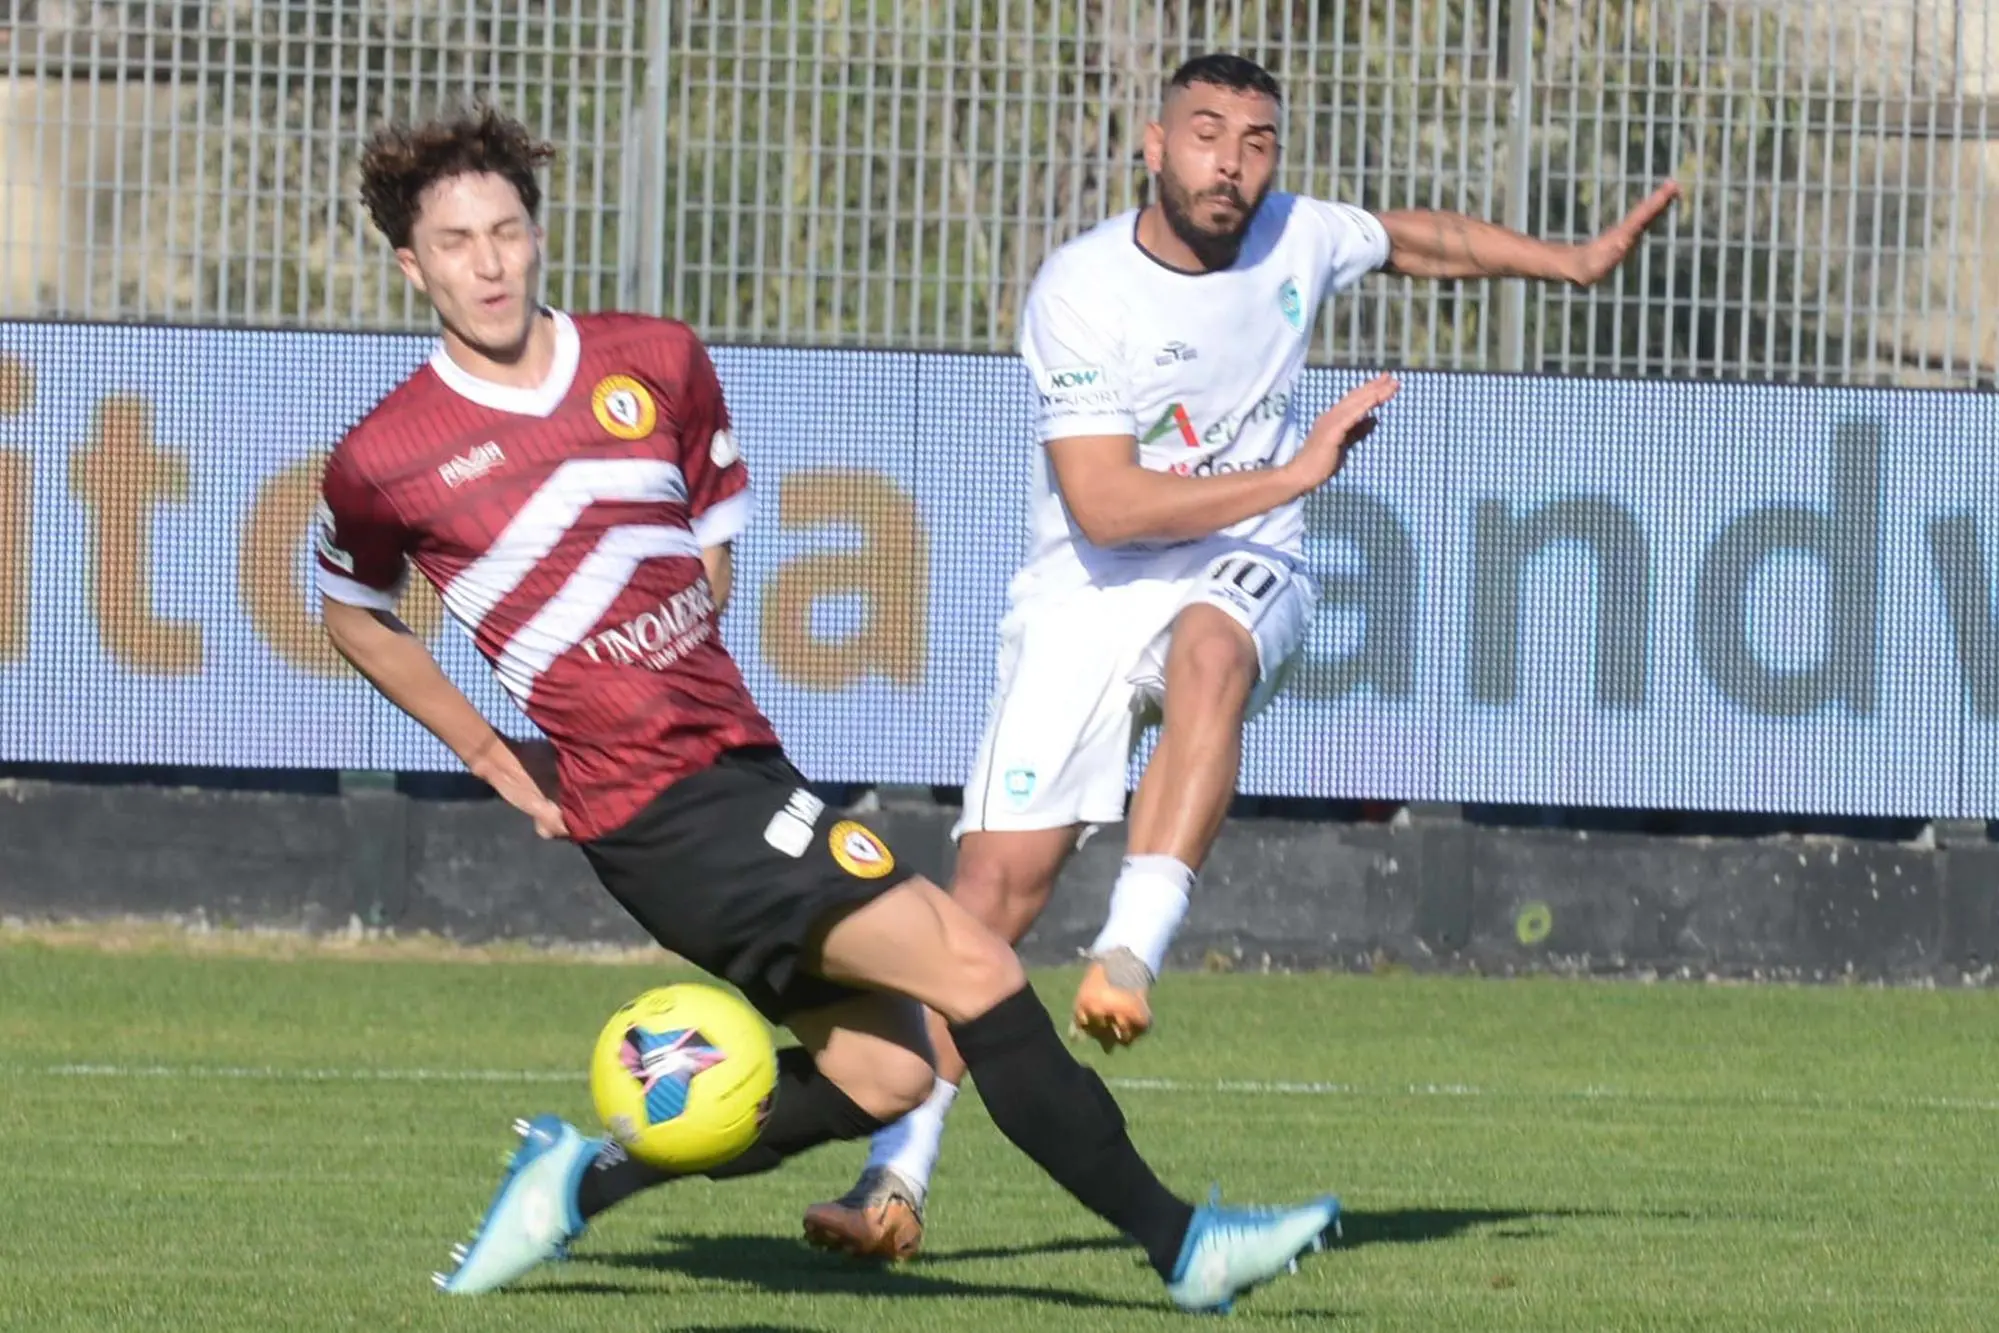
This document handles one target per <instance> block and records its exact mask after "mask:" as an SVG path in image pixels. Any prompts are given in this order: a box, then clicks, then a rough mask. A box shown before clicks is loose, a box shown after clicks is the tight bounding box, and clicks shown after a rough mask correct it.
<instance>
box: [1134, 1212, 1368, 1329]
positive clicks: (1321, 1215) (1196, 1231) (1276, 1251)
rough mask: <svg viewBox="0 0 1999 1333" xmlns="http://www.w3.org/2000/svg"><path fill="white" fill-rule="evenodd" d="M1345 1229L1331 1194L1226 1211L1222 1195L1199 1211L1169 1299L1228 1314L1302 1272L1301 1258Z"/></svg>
mask: <svg viewBox="0 0 1999 1333" xmlns="http://www.w3.org/2000/svg"><path fill="white" fill-rule="evenodd" d="M1339 1225H1340V1201H1339V1200H1338V1199H1335V1198H1333V1197H1332V1196H1331V1195H1327V1196H1326V1197H1325V1198H1322V1199H1317V1200H1314V1201H1313V1202H1311V1203H1308V1204H1305V1205H1303V1206H1302V1207H1298V1208H1224V1207H1222V1205H1221V1193H1220V1191H1219V1190H1217V1191H1216V1192H1215V1193H1214V1194H1213V1195H1212V1196H1211V1197H1210V1198H1209V1201H1208V1202H1207V1203H1205V1204H1203V1205H1201V1206H1200V1207H1199V1208H1196V1209H1195V1210H1194V1221H1193V1224H1192V1225H1191V1226H1189V1227H1188V1228H1187V1239H1186V1240H1185V1241H1184V1242H1182V1243H1181V1246H1180V1260H1179V1262H1178V1263H1176V1264H1175V1265H1174V1266H1173V1279H1172V1281H1170V1282H1168V1283H1167V1284H1166V1294H1167V1295H1168V1296H1171V1297H1172V1298H1173V1303H1174V1304H1175V1305H1177V1306H1179V1307H1180V1308H1181V1309H1183V1310H1206V1311H1212V1312H1214V1313H1217V1314H1227V1313H1228V1312H1229V1310H1230V1309H1232V1308H1233V1307H1234V1305H1235V1301H1236V1297H1238V1296H1240V1295H1242V1294H1243V1293H1244V1292H1246V1291H1248V1290H1249V1289H1250V1288H1252V1287H1256V1286H1260V1285H1261V1284H1263V1283H1265V1282H1268V1281H1269V1280H1270V1279H1271V1278H1274V1277H1276V1276H1277V1275H1278V1274H1279V1273H1287V1272H1289V1273H1295V1272H1297V1271H1298V1256H1299V1255H1301V1254H1303V1253H1305V1252H1306V1251H1307V1250H1322V1249H1324V1248H1325V1247H1326V1242H1325V1237H1326V1233H1327V1232H1328V1231H1331V1232H1332V1233H1333V1234H1334V1235H1338V1234H1339Z"/></svg>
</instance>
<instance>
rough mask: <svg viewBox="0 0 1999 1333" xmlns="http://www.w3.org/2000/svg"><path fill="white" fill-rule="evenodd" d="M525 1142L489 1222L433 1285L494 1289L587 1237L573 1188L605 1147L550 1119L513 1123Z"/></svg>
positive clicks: (457, 1291) (466, 1292) (456, 1290)
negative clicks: (450, 1268) (584, 1233)
mask: <svg viewBox="0 0 1999 1333" xmlns="http://www.w3.org/2000/svg"><path fill="white" fill-rule="evenodd" d="M514 1132H515V1133H516V1134H519V1135H520V1136H521V1144H520V1147H518V1148H516V1149H514V1155H513V1159H512V1160H511V1161H509V1162H508V1163H507V1174H506V1176H505V1177H504V1178H503V1179H502V1180H501V1181H500V1188H499V1190H498V1192H496V1193H495V1194H494V1195H493V1202H492V1203H491V1204H490V1205H488V1207H487V1209H486V1216H485V1217H484V1218H482V1219H481V1220H480V1222H479V1230H478V1232H477V1233H476V1234H475V1235H474V1236H473V1237H472V1243H471V1244H470V1245H460V1246H458V1247H456V1248H455V1249H453V1250H452V1252H451V1257H452V1258H453V1259H454V1260H456V1261H457V1264H458V1267H457V1268H456V1269H455V1270H454V1271H452V1272H451V1273H448V1274H446V1273H432V1274H431V1275H430V1276H431V1281H433V1282H435V1283H436V1284H437V1285H438V1287H439V1289H441V1290H443V1291H446V1292H449V1293H451V1294H452V1295H463V1296H470V1295H476V1294H477V1293H479V1292H484V1291H492V1290H493V1289H494V1288H496V1287H503V1286H505V1285H506V1284H507V1283H509V1282H512V1281H514V1280H515V1279H516V1278H518V1277H520V1276H521V1275H523V1274H524V1273H527V1272H528V1271H530V1270H531V1269H534V1268H537V1267H539V1266H540V1265H542V1264H544V1263H546V1262H548V1261H549V1260H550V1259H559V1258H562V1257H563V1256H564V1254H565V1253H566V1251H567V1249H568V1246H569V1242H571V1241H572V1240H575V1239H576V1238H577V1237H578V1236H580V1235H582V1234H583V1215H582V1214H581V1213H580V1212H578V1211H577V1210H576V1187H577V1185H578V1184H579V1183H580V1182H581V1181H582V1179H583V1173H584V1172H585V1171H586V1170H588V1169H589V1167H590V1163H591V1162H592V1161H593V1160H595V1158H596V1156H597V1151H598V1149H600V1148H601V1147H603V1141H602V1140H601V1139H586V1138H584V1137H583V1135H581V1134H579V1133H578V1132H577V1131H576V1129H575V1128H574V1127H573V1126H571V1125H569V1124H567V1123H566V1122H564V1121H562V1120H560V1119H558V1118H556V1117H555V1116H552V1115H538V1116H536V1117H535V1118H534V1119H532V1120H516V1121H514Z"/></svg>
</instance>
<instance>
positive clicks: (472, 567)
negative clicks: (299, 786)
mask: <svg viewBox="0 0 1999 1333" xmlns="http://www.w3.org/2000/svg"><path fill="white" fill-rule="evenodd" d="M550 317H551V318H552V319H553V320H554V322H555V362H554V365H553V366H552V367H551V369H550V371H549V375H548V379H547V380H546V382H544V383H543V384H542V385H541V386H540V387H539V388H534V389H521V388H512V387H508V386H504V385H497V384H493V383H490V382H488V381H485V380H481V379H477V378H475V377H474V376H472V375H469V374H467V373H466V372H465V371H464V370H463V369H461V368H460V367H459V366H458V365H457V364H456V363H455V362H453V361H452V360H451V359H450V358H449V357H448V356H447V355H446V354H445V352H444V350H443V349H442V348H439V350H438V352H437V354H436V355H435V356H433V357H432V358H431V360H430V363H429V364H428V365H426V366H424V367H422V368H420V369H418V370H417V371H416V373H415V374H413V375H411V376H410V377H409V378H408V379H407V380H405V381H403V383H402V384H401V385H399V386H398V387H397V388H396V389H394V390H393V391H392V392H391V393H390V394H389V395H388V397H386V398H384V399H383V400H382V401H381V403H380V404H378V405H377V406H376V407H375V409H374V411H372V412H371V413H369V415H368V416H367V417H366V418H364V419H363V420H362V421H361V423H360V424H359V425H357V426H355V427H354V429H353V430H352V431H350V432H349V433H348V435H347V436H346V438H345V439H343V440H342V441H341V442H340V444H339V446H338V447H337V448H336V449H335V450H334V451H333V454H332V457H331V458H329V459H328V461H327V465H326V480H325V484H324V488H323V491H322V500H321V506H320V517H319V522H320V528H319V542H318V546H319V549H318V565H319V587H320V590H321V592H322V594H323V595H325V596H327V597H330V598H332V599H334V600H336V601H340V602H347V603H351V604H354V605H356V606H366V607H376V608H380V609H383V610H391V609H393V608H394V607H395V605H396V601H397V597H398V595H399V593H400V592H401V589H402V584H403V580H404V577H405V575H406V572H407V569H408V567H409V566H410V565H412V564H413V565H415V566H416V568H417V570H418V571H419V572H420V573H421V574H422V575H423V576H424V577H425V578H427V579H428V580H429V581H430V582H431V584H432V585H434V586H435V587H436V588H437V590H438V593H439V595H440V596H441V597H442V598H443V601H444V605H445V608H446V609H447V610H448V611H450V613H451V614H452V616H453V617H454V618H455V619H457V620H458V622H459V623H460V624H462V625H464V626H465V628H466V629H467V630H468V631H469V632H470V633H471V635H472V638H473V641H474V642H475V643H476V644H477V645H478V648H479V651H480V653H481V654H483V655H484V656H485V658H486V660H487V661H488V662H490V663H491V664H492V667H493V670H494V672H495V674H496V675H497V676H498V677H499V679H500V682H501V683H502V684H503V685H504V686H505V687H506V689H507V691H508V693H509V694H511V695H512V696H513V698H514V700H515V702H516V703H518V704H519V705H520V707H521V709H522V711H523V712H525V713H526V714H527V716H528V717H529V718H531V719H532V720H533V721H534V723H535V725H536V726H538V727H540V728H541V730H542V731H543V732H544V733H545V734H546V735H547V736H548V738H549V740H550V741H551V742H553V743H554V745H555V748H556V751H557V754H558V755H559V756H560V761H561V772H562V786H563V800H562V806H563V818H564V820H565V821H566V822H567V823H568V825H569V831H570V835H571V837H573V838H575V839H576V840H577V841H579V842H580V841H588V840H589V839H591V838H594V837H598V836H601V835H603V834H605V833H608V832H610V831H611V830H613V829H615V828H617V827H618V826H620V825H621V824H623V823H624V822H625V821H626V820H628V819H630V818H631V817H632V816H633V815H634V814H636V813H638V811H639V810H640V809H641V808H643V807H644V806H645V805H646V803H647V802H649V801H650V800H651V799H652V798H653V797H654V796H655V795H657V794H658V793H659V792H660V791H662V790H663V789H664V788H666V787H667V786H668V785H669V784H671V783H672V782H674V781H675V780H677V779H678V778H681V777H683V776H685V775H687V774H688V773H691V772H695V771H697V770H699V769H701V768H705V767H706V766H707V765H708V764H710V763H711V762H713V761H714V759H715V757H716V756H717V755H719V754H720V753H721V752H722V751H724V750H727V749H731V748H734V747H736V746H742V745H768V744H775V743H776V741H777V736H776V733H775V731H774V730H773V729H772V727H771V724H770V722H769V720H768V719H766V718H765V717H764V715H763V712H762V711H761V710H760V709H759V708H758V707H757V705H756V703H755V701H754V700H752V699H751V697H750V693H749V689H748V687H747V686H746V685H745V684H744V683H743V678H742V674H741V672H740V671H738V669H737V667H736V663H735V661H734V659H732V658H731V657H730V656H729V653H728V650H727V649H726V648H724V647H723V646H722V640H721V635H720V632H719V627H718V625H717V624H716V608H715V604H714V600H713V598H712V596H711V595H710V590H709V586H708V579H707V573H706V570H705V569H704V567H703V566H702V563H701V550H702V548H703V547H707V546H715V545H719V544H721V543H723V542H726V541H729V540H730V539H732V538H734V537H735V536H736V535H737V534H738V533H740V532H741V531H742V529H743V527H744V524H745V523H746V522H747V520H748V518H749V505H750V495H749V489H748V488H749V477H748V472H747V469H746V467H745V465H744V463H743V461H742V459H741V457H740V456H739V454H738V451H737V447H736V444H735V441H734V438H733V437H732V435H731V434H730V429H729V414H728V408H727V406H726V405H725V404H724V402H723V399H722V389H721V385H720V383H719V382H718V381H717V380H716V378H715V368H714V365H713V363H712V362H710V360H709V359H708V353H707V349H705V348H704V347H703V346H702V345H701V342H700V340H699V339H698V338H696V337H695V335H694V333H693V331H692V330H690V329H689V328H688V327H687V326H686V325H684V324H681V323H678V322H676V321H672V320H660V319H652V318H648V317H645V316H638V315H623V314H603V315H578V316H576V317H574V318H571V317H570V316H568V315H565V314H563V313H561V312H560V311H552V312H550Z"/></svg>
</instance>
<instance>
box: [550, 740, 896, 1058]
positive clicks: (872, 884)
mask: <svg viewBox="0 0 1999 1333" xmlns="http://www.w3.org/2000/svg"><path fill="white" fill-rule="evenodd" d="M583 855H584V856H585V857H587V858H588V859H589V861H590V865H591V867H592V868H593V869H595V870H596V872H597V878H598V879H599V880H601V881H602V882H603V884H604V887H605V888H606V889H608V890H610V893H611V896H612V897H614V898H616V899H617V900H618V902H619V903H620V904H622V905H623V907H624V909H625V910H626V911H627V912H629V913H631V915H632V917H633V919H634V920H636V921H637V922H638V923H639V924H640V925H641V926H644V927H645V929H646V931H647V933H648V934H650V935H651V936H652V937H653V938H654V939H656V940H658V941H659V942H660V944H661V945H662V946H663V947H665V948H666V949H668V950H669V951H671V952H673V953H676V954H678V955H680V956H681V957H682V958H685V959H686V960H687V961H688V962H690V963H693V964H694V965H695V966H696V967H699V968H701V969H702V970H703V971H705V972H709V973H712V974H713V975H715V976H718V977H721V978H723V979H724V980H726V981H728V982H729V983H730V984H731V985H733V986H735V987H737V988H738V989H739V990H741V991H742V992H743V994H744V996H745V997H747V998H748V1000H749V1001H750V1003H751V1004H753V1005H755V1006H756V1007H757V1009H758V1011H759V1012H761V1013H762V1014H763V1016H764V1017H765V1018H768V1019H769V1020H770V1021H771V1022H773V1023H778V1024H782V1023H783V1022H785V1021H786V1019H787V1018H788V1017H789V1016H790V1015H792V1014H796V1013H802V1012H804V1011H806V1010H810V1009H818V1008H822V1007H824V1006H826V1005H829V1004H834V1003H837V1002H839V1001H841V1000H849V999H852V998H854V997H855V996H856V995H860V994H863V993H864V992H862V991H858V990H855V989H853V988H851V987H848V986H843V985H839V984H837V983H835V982H831V981H827V980H825V979H824V978H822V977H819V976H816V975H814V974H812V973H811V972H809V971H806V970H805V967H806V964H807V961H808V960H807V958H806V953H807V951H808V949H809V948H810V947H811V945H812V944H813V942H814V941H813V935H814V932H815V930H816V929H817V928H818V927H819V926H821V925H822V924H824V922H825V919H826V917H827V916H828V915H829V914H830V913H832V912H833V911H835V910H837V909H839V908H843V907H850V906H854V905H856V904H859V903H864V902H867V901H868V900H870V899H872V898H875V897H877V896H879V895H880V894H882V893H884V892H886V891H887V890H888V889H890V888H892V887H894V886H895V885H897V884H899V883H901V882H903V881H904V880H906V879H908V878H909V877H910V874H911V872H910V871H908V870H907V869H904V868H902V867H900V866H898V865H897V864H896V860H895V856H894V854H893V853H891V852H890V851H889V849H888V844H887V843H885V842H884V841H882V839H881V838H880V836H879V835H877V834H876V833H875V832H874V831H873V830H872V829H869V828H867V827H865V826H864V825H862V824H861V823H859V822H858V821H856V820H853V819H847V818H844V817H834V816H832V815H830V814H829V813H828V812H827V810H826V808H825V806H824V805H823V804H822V803H821V802H820V801H819V800H818V798H816V797H814V796H813V795H812V794H811V793H810V792H809V791H807V790H806V786H805V779H804V778H803V777H801V776H799V773H798V770H797V769H795V768H793V767H792V766H791V764H790V762H789V761H787V760H786V759H785V757H784V755H783V753H782V752H781V751H779V750H777V749H776V748H766V747H756V748H752V749H743V750H732V751H729V752H728V753H726V754H724V755H723V756H722V757H721V758H719V759H717V760H716V761H715V763H714V764H712V765H711V766H709V767H708V768H705V769H702V770H701V771H700V772H698V773H694V774H690V775H689V776H687V777H685V778H682V779H680V780H679V781H678V782H676V783H674V784H673V785H672V786H670V787H668V788H667V789H666V790H665V791H663V792H661V793H660V794H659V795H658V796H657V797H655V798H654V799H653V801H652V803H651V804H650V805H648V806H646V807H645V809H643V810H641V811H639V813H638V814H637V815H635V816H633V817H632V818H631V819H630V820H629V821H627V822H626V824H625V825H624V826H623V827H622V828H619V829H617V830H615V831H613V832H611V833H608V834H606V835H604V836H603V837H601V838H597V839H595V840H594V841H591V842H587V843H584V844H583Z"/></svg>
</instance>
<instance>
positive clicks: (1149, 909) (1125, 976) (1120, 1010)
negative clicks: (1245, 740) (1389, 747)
mask: <svg viewBox="0 0 1999 1333" xmlns="http://www.w3.org/2000/svg"><path fill="white" fill-rule="evenodd" d="M1314 602H1315V598H1314V595H1313V592H1312V587H1311V580H1310V576H1309V575H1306V574H1304V573H1302V572H1299V571H1294V570H1292V569H1291V568H1290V566H1289V565H1288V564H1287V563H1285V562H1283V561H1281V560H1278V559H1275V558H1269V557H1262V556H1257V555H1251V554H1245V553H1238V554H1232V555H1228V556H1224V557H1222V558H1220V559H1218V560H1216V561H1215V562H1214V563H1213V564H1211V565H1210V566H1209V567H1208V569H1207V571H1206V572H1205V574H1204V575H1203V576H1202V578H1201V580H1200V581H1199V582H1198V583H1197V584H1196V585H1195V587H1194V589H1193V591H1192V592H1191V594H1190V596H1189V598H1188V600H1187V602H1186V604H1185V605H1183V606H1182V607H1181V609H1180V611H1179V612H1178V613H1177V614H1176V615H1175V617H1174V620H1173V624H1172V626H1171V628H1170V629H1169V631H1168V638H1167V642H1166V648H1165V653H1164V658H1165V660H1164V663H1163V670H1160V671H1159V672H1158V674H1157V677H1156V680H1155V687H1156V688H1158V690H1159V693H1160V695H1161V708H1162V712H1163V720H1162V722H1161V725H1160V732H1159V744H1158V745H1157V746H1156V747H1155V748H1154V749H1153V752H1152V757H1151V759H1150V760H1149V761H1148V762H1147V764H1146V768H1145V773H1144V775H1143V776H1142V777H1141V778H1140V779H1139V784H1138V790H1137V791H1136V792H1135V793H1134V794H1133V796H1132V803H1131V813H1130V816H1129V823H1130V833H1129V835H1128V837H1127V842H1126V855H1125V858H1124V864H1123V866H1122V868H1121V869H1120V871H1119V874H1118V879H1117V884H1116V886H1115V887H1114V888H1113V889H1112V891H1111V905H1110V914H1109V919H1108V920H1107V921H1106V922H1105V924H1104V928H1103V930H1102V932H1101V933H1100V934H1099V935H1098V937H1097V939H1096V941H1095V943H1094V944H1093V945H1092V946H1091V948H1090V956H1091V959H1092V961H1091V963H1090V966H1089V969H1088V970H1087V971H1086V972H1085V973H1084V975H1083V980H1082V983H1081V984H1080V985H1079V986H1078V987H1077V990H1076V999H1075V1004H1074V1008H1073V1012H1072V1021H1073V1022H1074V1023H1075V1025H1076V1027H1077V1028H1079V1029H1081V1030H1082V1031H1084V1032H1086V1033H1088V1034H1089V1035H1091V1036H1093V1037H1095V1038H1096V1039H1097V1041H1098V1042H1099V1043H1101V1044H1102V1045H1103V1047H1104V1049H1105V1050H1110V1049H1112V1048H1113V1047H1115V1046H1120V1045H1130V1044H1131V1043H1132V1042H1134V1041H1136V1040H1137V1039H1138V1038H1139V1037H1141V1036H1143V1035H1144V1034H1145V1033H1146V1032H1147V1031H1148V1030H1150V1028H1151V1026H1152V1008H1151V1004H1150V1001H1149V998H1148V996H1149V993H1150V991H1151V988H1152V983H1153V981H1154V980H1155V979H1156V978H1157V977H1158V975H1159V971H1160V968H1161V967H1162V966H1163V965H1164V963H1165V959H1166V951H1167V947H1168V946H1169V945H1170V944H1171V943H1172V940H1173V936H1174V935H1175V934H1176V933H1177V932H1178V931H1179V929H1180V923H1181V922H1182V920H1184V919H1185V917H1186V914H1187V906H1188V901H1189V898H1190V896H1191V895H1192V892H1193V888H1194V877H1195V875H1196V874H1198V873H1199V871H1200V869H1201V865H1202V863H1203V862H1205V861H1206V860H1207V857H1208V852H1209V849H1210V848H1212V847H1213V845H1214V841H1215V837H1216V835H1218V834H1219V833H1220V832H1221V828H1222V820H1223V818H1224V817H1225V816H1226V815H1227V814H1228V808H1229V801H1230V799H1231V798H1232V797H1233V796H1234V795H1235V790H1236V781H1237V778H1238V776H1239V775H1240V773H1241V768H1242V728H1243V722H1244V720H1245V719H1246V718H1247V717H1249V716H1251V715H1253V714H1254V713H1255V712H1256V711H1257V710H1258V709H1260V708H1261V707H1262V706H1263V705H1264V704H1265V703H1267V702H1268V700H1269V699H1270V697H1271V696H1272V695H1273V694H1275V692H1276V690H1277V687H1278V686H1279V685H1280V684H1281V683H1282V679H1283V672H1284V668H1285V667H1286V666H1287V665H1288V663H1289V662H1290V661H1291V660H1292V658H1293V656H1294V655H1295V653H1296V651H1297V648H1298V646H1299V644H1300V643H1301V642H1302V641H1303V639H1304V633H1305V628H1306V626H1307V625H1308V624H1309V623H1310V621H1311V616H1312V611H1313V606H1314Z"/></svg>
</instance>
